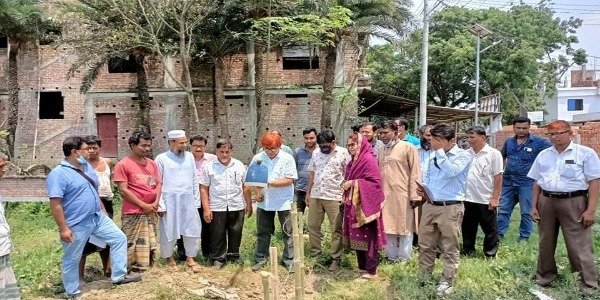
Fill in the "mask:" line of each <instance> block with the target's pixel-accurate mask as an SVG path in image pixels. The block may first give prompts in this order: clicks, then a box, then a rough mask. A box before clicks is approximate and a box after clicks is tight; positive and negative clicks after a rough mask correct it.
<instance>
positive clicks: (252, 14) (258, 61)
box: [241, 0, 294, 152]
mask: <svg viewBox="0 0 600 300" xmlns="http://www.w3.org/2000/svg"><path fill="white" fill-rule="evenodd" d="M241 4H242V5H241V6H242V7H243V9H244V11H245V12H246V14H245V15H246V18H247V19H248V21H250V22H252V24H253V26H254V23H256V22H264V20H263V19H264V18H270V17H273V16H282V15H289V14H290V13H291V10H290V8H291V7H293V4H294V3H292V1H285V0H247V1H244V0H241ZM264 29H265V31H264V32H263V35H257V34H255V33H256V32H254V34H250V36H249V38H248V52H251V53H253V54H254V64H249V65H248V67H249V69H251V70H252V71H254V78H253V79H254V80H253V81H254V82H250V84H254V99H253V102H254V103H250V104H251V106H253V107H252V108H251V112H252V111H255V113H256V120H253V122H254V121H255V124H256V126H255V128H253V130H252V131H253V132H254V133H255V134H254V135H255V137H256V140H255V142H254V147H253V149H254V151H255V152H256V151H257V150H258V149H259V148H260V143H259V136H260V132H261V131H262V130H263V128H264V127H265V126H264V123H265V113H266V108H265V106H264V105H263V103H264V102H265V99H266V88H267V69H268V59H267V57H268V54H267V53H268V52H269V51H270V50H271V47H272V46H274V45H276V43H273V41H272V40H271V39H270V35H271V33H272V32H276V30H271V27H270V25H268V26H267V27H264ZM261 37H262V38H261ZM252 104H254V105H252ZM251 115H252V113H251Z"/></svg>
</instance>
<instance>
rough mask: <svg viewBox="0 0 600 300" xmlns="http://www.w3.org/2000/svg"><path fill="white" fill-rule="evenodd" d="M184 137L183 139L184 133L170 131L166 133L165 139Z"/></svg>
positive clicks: (181, 131)
mask: <svg viewBox="0 0 600 300" xmlns="http://www.w3.org/2000/svg"><path fill="white" fill-rule="evenodd" d="M184 137H185V131H183V130H171V131H169V132H168V133H167V139H169V140H174V139H178V138H184Z"/></svg>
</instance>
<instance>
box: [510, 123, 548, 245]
mask: <svg viewBox="0 0 600 300" xmlns="http://www.w3.org/2000/svg"><path fill="white" fill-rule="evenodd" d="M530 125H531V120H529V119H528V118H525V117H518V118H516V119H515V120H514V121H513V131H514V132H515V136H514V137H511V138H509V139H507V140H506V142H504V146H503V147H502V150H501V151H500V152H501V153H502V157H503V158H504V175H503V176H502V177H503V178H502V195H501V196H500V208H499V210H498V235H499V236H500V238H502V237H504V234H506V231H507V230H508V225H509V224H510V216H511V215H512V212H513V209H514V208H515V205H516V204H517V202H518V203H519V207H520V209H521V224H520V225H519V240H518V241H519V242H523V241H526V240H527V239H529V235H531V232H532V231H533V221H532V219H531V215H530V213H531V191H532V190H533V179H531V178H528V177H527V172H529V169H531V165H532V164H533V161H534V160H535V158H536V157H537V155H538V153H540V151H542V150H544V149H546V148H548V147H551V146H552V144H551V143H550V142H549V141H548V140H546V139H544V138H541V137H539V136H536V135H533V134H531V133H530V132H529V128H530Z"/></svg>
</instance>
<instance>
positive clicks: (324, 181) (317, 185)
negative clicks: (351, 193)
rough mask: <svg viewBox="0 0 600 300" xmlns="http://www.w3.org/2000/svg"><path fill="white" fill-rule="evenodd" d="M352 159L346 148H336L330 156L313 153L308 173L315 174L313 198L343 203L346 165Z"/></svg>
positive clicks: (319, 152) (311, 194) (317, 152)
mask: <svg viewBox="0 0 600 300" xmlns="http://www.w3.org/2000/svg"><path fill="white" fill-rule="evenodd" d="M351 159H352V158H351V157H350V153H348V150H346V148H344V147H340V146H337V145H336V146H335V148H334V149H333V150H332V151H331V153H329V154H324V153H323V152H321V151H313V154H312V159H311V161H310V164H309V165H308V171H310V172H314V176H313V185H312V189H311V191H310V197H311V198H317V199H323V200H334V201H342V195H343V194H344V190H342V188H341V187H340V185H341V184H342V181H344V171H345V170H346V165H347V164H348V162H349V161H350V160H351Z"/></svg>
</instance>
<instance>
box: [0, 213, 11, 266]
mask: <svg viewBox="0 0 600 300" xmlns="http://www.w3.org/2000/svg"><path fill="white" fill-rule="evenodd" d="M11 250H12V242H11V241H10V227H9V226H8V222H6V217H5V216H4V203H2V202H0V256H4V255H7V254H10V251H11Z"/></svg>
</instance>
